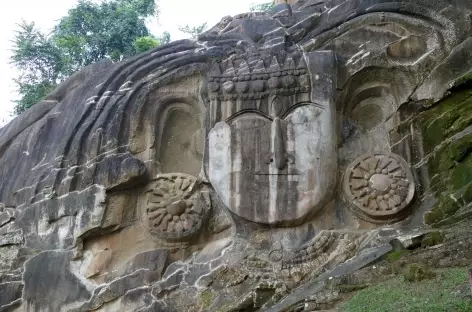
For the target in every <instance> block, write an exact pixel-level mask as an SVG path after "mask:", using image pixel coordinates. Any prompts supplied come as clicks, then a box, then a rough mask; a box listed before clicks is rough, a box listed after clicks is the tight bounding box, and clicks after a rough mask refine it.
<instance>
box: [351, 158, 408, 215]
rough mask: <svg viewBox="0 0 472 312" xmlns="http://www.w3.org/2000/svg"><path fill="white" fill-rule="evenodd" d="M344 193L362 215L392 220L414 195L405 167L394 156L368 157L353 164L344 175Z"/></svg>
mask: <svg viewBox="0 0 472 312" xmlns="http://www.w3.org/2000/svg"><path fill="white" fill-rule="evenodd" d="M344 191H345V193H346V195H347V197H348V199H349V200H350V201H351V202H352V204H353V206H354V207H356V208H357V210H358V211H359V212H361V214H362V215H365V216H367V217H369V218H372V219H377V220H379V219H380V220H386V219H387V220H389V219H396V218H397V217H398V215H399V214H401V212H402V211H403V210H404V209H405V208H406V207H408V205H409V204H410V203H411V201H412V200H413V196H414V194H415V183H414V179H413V175H412V173H411V170H410V168H409V167H408V164H407V163H406V162H405V161H404V160H403V159H402V158H401V157H400V156H398V155H395V154H382V153H376V154H368V155H364V156H362V157H360V158H358V159H357V160H356V161H354V162H353V163H352V164H351V165H350V166H349V168H348V170H347V171H346V174H345V176H344Z"/></svg>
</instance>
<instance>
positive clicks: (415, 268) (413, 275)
mask: <svg viewBox="0 0 472 312" xmlns="http://www.w3.org/2000/svg"><path fill="white" fill-rule="evenodd" d="M403 277H404V278H405V281H408V282H419V281H422V280H425V279H432V278H434V277H436V273H435V272H434V271H432V270H431V269H430V268H429V267H427V266H425V265H422V264H418V263H411V264H409V265H407V267H406V269H405V271H404V272H403Z"/></svg>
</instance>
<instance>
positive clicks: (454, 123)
mask: <svg viewBox="0 0 472 312" xmlns="http://www.w3.org/2000/svg"><path fill="white" fill-rule="evenodd" d="M471 105H472V90H462V91H459V92H455V93H453V94H451V95H450V96H449V97H448V98H446V99H444V100H443V101H441V102H439V103H438V104H436V105H434V106H433V107H431V108H430V109H428V110H426V111H424V112H423V113H421V114H420V115H419V116H418V118H417V120H416V123H417V124H418V125H419V127H420V131H421V133H422V136H423V144H424V150H425V153H426V154H429V153H431V152H432V151H433V150H434V148H435V147H436V146H438V145H439V144H440V143H441V142H444V141H445V140H446V139H447V138H449V137H450V136H452V135H454V134H455V133H458V132H460V131H462V130H464V129H465V128H466V127H467V126H469V125H471V124H472V110H471V109H470V107H471Z"/></svg>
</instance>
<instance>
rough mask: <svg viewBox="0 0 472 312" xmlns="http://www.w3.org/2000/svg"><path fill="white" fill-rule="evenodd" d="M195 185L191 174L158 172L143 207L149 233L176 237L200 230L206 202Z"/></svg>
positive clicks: (170, 237) (176, 238) (187, 235)
mask: <svg viewBox="0 0 472 312" xmlns="http://www.w3.org/2000/svg"><path fill="white" fill-rule="evenodd" d="M197 184H198V183H197V179H196V178H195V177H193V176H190V175H186V174H180V173H176V174H162V175H159V176H158V177H157V178H156V180H155V181H153V182H152V184H151V186H150V188H149V191H148V202H147V209H146V212H147V216H148V219H149V226H150V230H151V232H153V233H155V234H157V235H159V236H161V237H163V238H166V239H169V240H178V239H184V238H188V237H190V236H192V235H194V234H195V233H196V232H198V231H199V230H200V229H201V226H202V222H203V220H204V219H205V215H206V210H207V208H206V207H205V206H206V205H209V204H210V203H209V197H208V198H206V199H205V200H203V199H202V198H201V197H204V194H205V195H208V193H203V192H199V191H198V189H199V187H198V185H197ZM199 195H200V196H199ZM206 201H208V202H206Z"/></svg>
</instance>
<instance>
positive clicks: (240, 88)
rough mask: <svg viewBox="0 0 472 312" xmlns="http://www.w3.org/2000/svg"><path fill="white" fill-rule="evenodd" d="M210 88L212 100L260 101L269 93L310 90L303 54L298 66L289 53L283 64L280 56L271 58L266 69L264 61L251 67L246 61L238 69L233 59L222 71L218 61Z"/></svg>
mask: <svg viewBox="0 0 472 312" xmlns="http://www.w3.org/2000/svg"><path fill="white" fill-rule="evenodd" d="M208 82H209V83H208V88H209V90H210V92H211V95H210V98H211V99H212V100H216V99H220V100H236V99H238V98H239V99H242V100H257V99H261V98H264V97H267V96H270V95H291V94H296V93H304V92H309V90H310V77H309V75H308V69H307V68H306V63H305V60H304V59H303V57H301V58H300V61H299V63H298V66H295V61H294V59H293V58H292V57H291V56H289V57H287V59H286V60H285V63H284V65H283V66H280V64H279V62H278V60H277V58H276V57H275V56H274V57H272V60H271V63H270V66H269V67H268V68H266V66H265V65H264V61H263V60H259V61H258V62H257V64H256V65H255V66H254V67H253V69H252V70H251V69H250V66H249V65H248V62H247V61H246V60H243V61H242V62H241V63H240V64H239V67H238V68H237V70H235V68H234V66H233V62H232V60H228V65H227V66H226V68H224V69H223V71H221V68H220V65H219V64H218V63H215V64H214V65H213V69H212V71H211V73H210V76H209V78H208Z"/></svg>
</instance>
